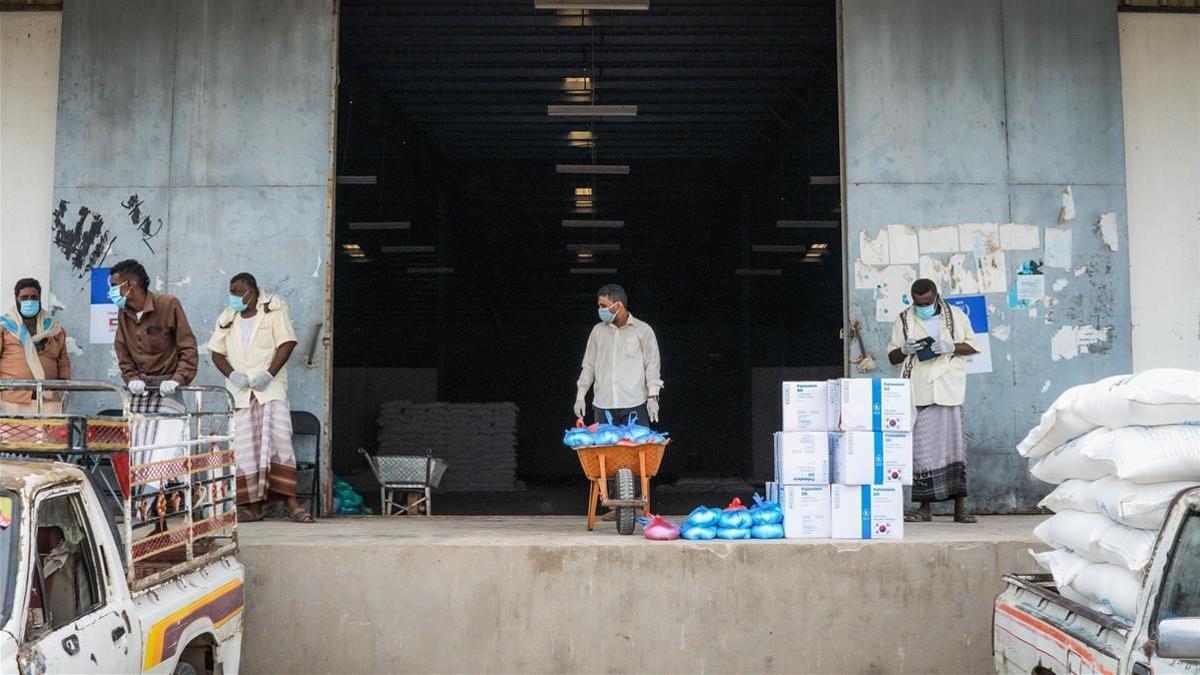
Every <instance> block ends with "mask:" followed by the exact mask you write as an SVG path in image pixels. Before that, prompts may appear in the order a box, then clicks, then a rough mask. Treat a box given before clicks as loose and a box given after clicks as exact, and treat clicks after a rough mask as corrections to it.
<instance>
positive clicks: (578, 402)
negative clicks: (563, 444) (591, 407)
mask: <svg viewBox="0 0 1200 675" xmlns="http://www.w3.org/2000/svg"><path fill="white" fill-rule="evenodd" d="M585 415H587V401H585V400H583V399H581V398H577V399H575V417H577V418H579V419H583V418H584V416H585Z"/></svg>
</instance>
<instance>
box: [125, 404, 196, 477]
mask: <svg viewBox="0 0 1200 675" xmlns="http://www.w3.org/2000/svg"><path fill="white" fill-rule="evenodd" d="M129 411H130V412H134V413H140V414H142V415H145V416H146V419H144V420H138V421H135V422H134V423H133V424H132V425H130V429H129V432H130V436H131V437H132V438H131V439H130V443H131V445H133V446H134V447H138V446H147V445H161V444H164V443H172V442H178V441H184V440H187V424H185V423H184V420H182V419H154V416H155V415H182V414H183V413H185V412H187V408H185V407H184V404H183V395H182V394H178V393H176V394H173V395H171V396H162V395H161V394H157V393H154V394H147V395H146V396H135V397H133V399H132V400H131V401H130V403H129ZM182 454H184V449H183V447H182V446H179V447H167V448H159V449H157V450H145V451H139V452H134V453H133V457H131V458H130V459H131V460H132V461H133V463H134V464H148V463H150V462H158V461H162V460H166V459H175V458H176V457H179V456H180V455H182Z"/></svg>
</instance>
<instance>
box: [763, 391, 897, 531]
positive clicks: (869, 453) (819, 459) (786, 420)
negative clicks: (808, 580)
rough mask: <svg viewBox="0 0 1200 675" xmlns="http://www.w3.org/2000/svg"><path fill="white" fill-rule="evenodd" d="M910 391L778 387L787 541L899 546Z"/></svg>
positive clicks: (779, 488) (773, 490)
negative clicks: (883, 542) (780, 389)
mask: <svg viewBox="0 0 1200 675" xmlns="http://www.w3.org/2000/svg"><path fill="white" fill-rule="evenodd" d="M913 415H914V411H913V408H912V395H911V392H910V390H909V383H908V381H907V380H902V379H882V380H880V379H874V380H867V379H841V380H829V381H827V382H784V383H783V431H780V432H778V433H776V434H775V482H774V483H773V484H771V485H768V489H767V492H768V495H769V496H770V497H772V498H775V499H778V500H779V503H780V504H781V505H782V506H783V512H784V520H783V526H784V534H785V536H786V537H787V538H789V539H828V538H833V539H901V538H903V537H904V489H903V486H904V485H912V433H911V432H912V424H913Z"/></svg>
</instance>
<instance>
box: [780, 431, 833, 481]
mask: <svg viewBox="0 0 1200 675" xmlns="http://www.w3.org/2000/svg"><path fill="white" fill-rule="evenodd" d="M829 477H830V476H829V433H828V432H825V431H777V432H775V482H777V483H779V484H780V485H808V484H814V485H828V484H829Z"/></svg>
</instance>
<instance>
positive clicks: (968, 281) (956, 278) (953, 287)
mask: <svg viewBox="0 0 1200 675" xmlns="http://www.w3.org/2000/svg"><path fill="white" fill-rule="evenodd" d="M947 269H948V273H949V275H950V288H949V290H947V291H945V294H946V295H973V294H975V293H978V292H979V275H978V273H977V272H976V268H975V265H974V264H972V263H968V262H967V255H966V254H965V253H956V254H954V255H952V256H950V264H949V265H947Z"/></svg>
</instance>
